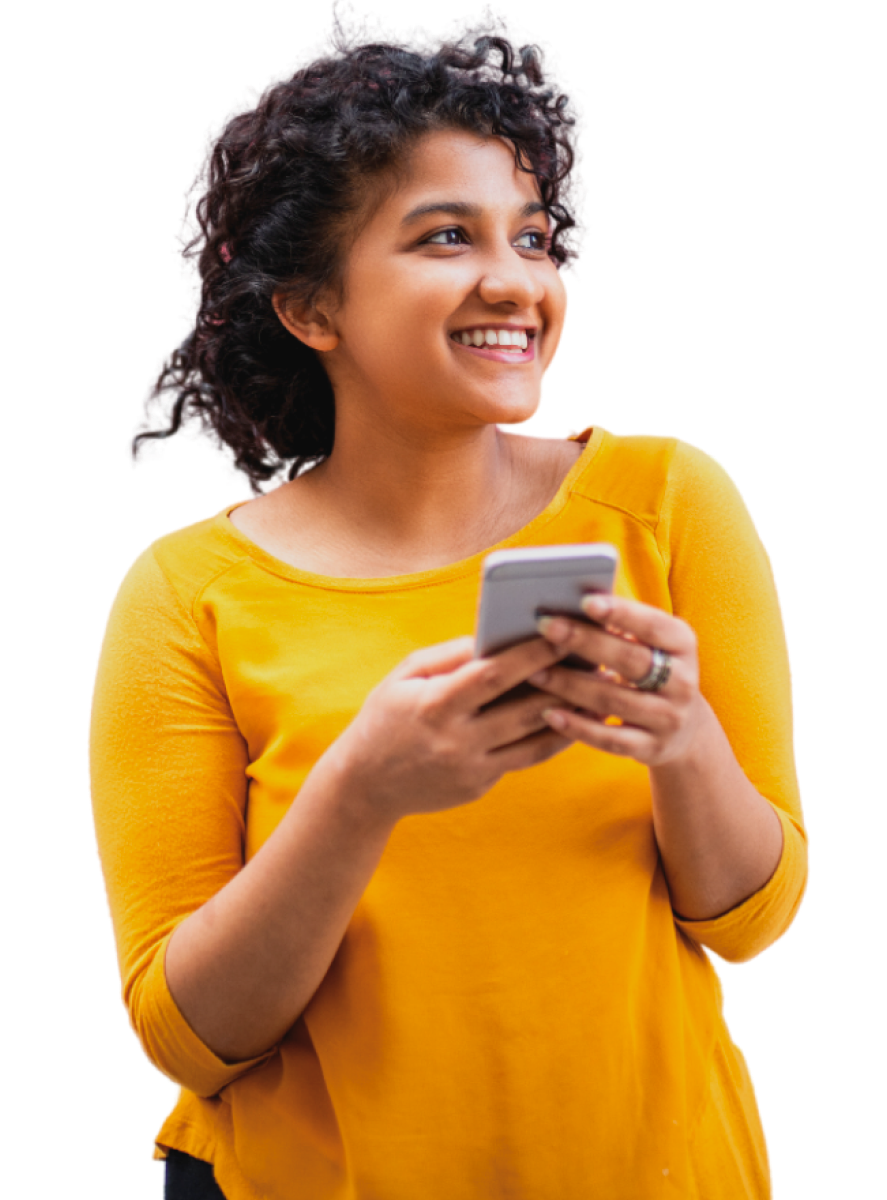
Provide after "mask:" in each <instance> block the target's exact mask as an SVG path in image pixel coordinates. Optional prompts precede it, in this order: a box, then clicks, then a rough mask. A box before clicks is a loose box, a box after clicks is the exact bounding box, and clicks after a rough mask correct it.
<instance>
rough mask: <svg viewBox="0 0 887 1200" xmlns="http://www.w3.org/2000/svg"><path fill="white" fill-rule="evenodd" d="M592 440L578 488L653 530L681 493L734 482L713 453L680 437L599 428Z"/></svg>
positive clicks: (709, 488)
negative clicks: (622, 433) (623, 434)
mask: <svg viewBox="0 0 887 1200" xmlns="http://www.w3.org/2000/svg"><path fill="white" fill-rule="evenodd" d="M588 441H589V446H588V451H587V453H588V459H587V462H586V465H585V469H584V470H583V471H582V473H581V475H580V476H579V478H578V479H577V480H576V483H575V485H574V487H573V489H572V490H573V492H574V493H575V494H577V495H581V496H585V497H586V498H587V499H589V500H594V501H597V502H598V503H600V504H604V505H607V506H609V507H612V508H618V509H621V510H622V511H623V512H625V513H627V514H629V515H631V516H633V517H635V518H636V519H637V520H638V521H640V522H641V523H642V524H644V525H646V526H648V527H649V528H651V529H655V528H656V526H657V525H658V524H659V521H660V519H661V517H662V513H663V509H665V508H670V507H671V506H672V505H673V504H674V502H675V499H676V498H680V497H683V496H685V494H686V495H687V497H688V498H689V493H697V492H699V490H700V489H701V490H702V491H711V490H717V489H718V488H720V487H723V486H724V485H725V483H726V484H729V480H728V478H727V476H726V474H725V472H724V471H723V469H722V468H721V467H720V466H718V464H717V463H716V462H715V461H714V460H713V459H712V458H710V457H709V456H708V455H707V454H705V452H704V451H702V450H699V449H698V448H697V447H695V446H691V445H689V444H688V443H687V442H682V441H680V440H679V439H678V438H669V437H655V436H639V435H633V436H628V437H619V436H617V435H615V434H612V433H608V432H607V431H606V430H602V429H595V430H593V431H592V432H591V433H590V435H589V439H588Z"/></svg>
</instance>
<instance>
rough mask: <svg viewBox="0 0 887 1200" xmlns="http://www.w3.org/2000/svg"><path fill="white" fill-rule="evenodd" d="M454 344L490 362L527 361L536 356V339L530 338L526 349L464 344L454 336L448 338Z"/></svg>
mask: <svg viewBox="0 0 887 1200" xmlns="http://www.w3.org/2000/svg"><path fill="white" fill-rule="evenodd" d="M450 341H451V342H452V343H453V345H454V346H458V347H459V349H460V350H467V351H468V353H469V354H475V355H477V357H478V358H488V359H490V360H491V361H492V362H501V363H528V362H532V361H533V359H534V358H535V357H536V339H535V338H530V339H529V340H528V342H527V348H526V350H519V351H517V352H515V351H514V350H503V349H502V348H501V347H500V346H466V345H465V344H464V342H457V341H456V339H455V338H450Z"/></svg>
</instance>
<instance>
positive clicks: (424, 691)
mask: <svg viewBox="0 0 887 1200" xmlns="http://www.w3.org/2000/svg"><path fill="white" fill-rule="evenodd" d="M473 653H474V643H473V639H472V638H470V637H465V638H459V639H457V640H455V641H452V642H444V643H442V644H440V645H437V646H429V647H428V648H426V649H423V650H418V651H416V652H415V653H413V654H410V655H409V656H408V657H407V658H406V659H404V661H403V662H402V663H400V664H399V665H398V666H397V667H395V669H394V670H393V671H392V672H391V673H390V675H388V676H386V677H385V679H383V680H382V682H381V683H379V684H378V685H377V686H376V687H375V688H374V689H373V691H372V692H370V694H369V696H368V697H367V699H366V701H365V702H364V704H363V707H362V708H361V710H360V712H359V713H358V715H357V717H356V718H355V719H354V721H353V722H352V723H351V725H349V726H348V728H347V729H346V730H345V731H344V732H343V734H342V735H341V736H340V737H339V738H338V739H337V741H336V742H335V743H333V745H332V746H331V747H330V749H329V751H327V754H326V755H324V758H328V757H329V758H332V759H333V761H334V762H335V765H336V768H337V769H338V771H339V772H344V775H345V777H346V779H347V784H348V787H347V790H348V793H349V795H350V796H351V797H352V798H353V801H354V802H355V803H358V804H360V805H361V806H362V807H363V808H364V812H365V815H366V816H368V817H371V818H372V817H375V818H376V819H380V820H382V821H383V822H388V821H397V820H398V819H399V818H400V817H404V816H408V815H410V814H413V813H423V812H425V813H427V812H438V811H440V810H442V809H447V808H454V807H456V806H458V805H461V804H468V803H470V802H471V801H473V800H477V799H479V798H480V797H481V796H483V795H484V793H486V792H488V791H489V789H490V788H491V787H492V786H493V785H494V784H495V783H496V782H497V781H498V780H499V779H500V778H501V777H502V776H503V775H504V774H505V773H506V772H507V771H517V770H521V769H522V768H524V767H530V766H533V765H534V764H536V763H541V762H544V761H545V760H546V759H549V758H551V757H552V756H553V755H555V754H557V753H559V752H560V751H561V750H564V749H566V748H567V746H569V745H570V744H571V740H572V739H570V738H567V737H564V736H563V735H562V734H559V733H556V732H555V731H554V730H552V729H551V728H550V726H549V725H548V724H547V722H546V721H545V719H544V718H543V716H542V714H543V712H544V711H545V710H546V709H548V708H550V707H551V697H550V696H546V695H544V694H543V693H541V692H536V691H533V692H532V693H531V694H529V695H527V696H524V697H522V698H520V699H511V698H509V699H508V700H505V701H503V702H502V703H500V704H498V705H493V707H491V708H486V707H485V706H487V705H489V704H491V702H492V701H494V700H496V699H498V698H499V697H500V696H503V695H504V694H505V693H506V692H508V691H510V690H511V689H512V688H514V687H515V686H516V685H518V684H520V683H523V682H524V681H525V680H526V679H527V678H528V677H529V676H530V675H532V674H533V673H534V672H535V671H538V670H542V669H543V668H545V667H548V666H550V665H552V664H553V663H554V662H556V661H557V660H558V659H559V658H561V657H563V654H562V653H561V652H559V651H558V650H557V649H556V648H554V647H552V646H551V645H550V643H547V642H546V641H545V639H544V638H534V639H533V640H532V641H529V642H524V643H522V644H521V645H519V646H514V647H512V648H511V649H510V650H505V651H503V652H502V653H500V654H497V655H496V656H495V657H494V658H480V659H476V658H474V657H473ZM318 765H320V764H318ZM330 765H331V764H330Z"/></svg>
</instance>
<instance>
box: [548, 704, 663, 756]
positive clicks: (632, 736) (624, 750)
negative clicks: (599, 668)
mask: <svg viewBox="0 0 887 1200" xmlns="http://www.w3.org/2000/svg"><path fill="white" fill-rule="evenodd" d="M547 719H548V722H549V724H550V725H551V727H552V728H553V729H554V730H556V732H557V733H559V734H560V735H561V737H565V738H569V739H570V740H571V741H574V742H582V743H583V745H586V746H591V747H593V748H594V749H595V750H603V751H604V753H606V754H617V755H619V756H620V757H621V758H635V759H637V760H638V762H644V761H645V760H646V759H647V758H650V757H651V756H652V754H653V750H654V741H653V738H652V736H651V735H650V734H649V733H648V732H647V731H646V730H644V729H638V728H637V727H635V726H633V725H609V724H607V723H606V722H605V721H604V720H601V719H600V718H599V717H595V716H592V715H590V714H587V713H578V712H568V711H567V710H566V709H563V708H552V709H549V710H548V714H547Z"/></svg>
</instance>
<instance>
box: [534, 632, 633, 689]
mask: <svg viewBox="0 0 887 1200" xmlns="http://www.w3.org/2000/svg"><path fill="white" fill-rule="evenodd" d="M549 622H550V623H549ZM541 624H542V627H543V629H544V636H545V637H546V638H547V639H549V640H550V641H552V642H553V644H554V645H556V646H559V647H560V648H561V649H562V650H564V652H565V653H566V654H577V655H579V657H580V658H583V659H585V661H586V662H588V663H599V664H603V665H605V666H606V667H608V668H609V669H610V670H611V671H615V672H616V673H617V675H619V676H620V677H621V678H622V679H624V680H628V681H633V680H635V679H643V678H644V676H645V675H646V674H647V672H648V671H649V669H650V661H651V654H652V651H651V650H650V647H649V646H645V645H644V644H643V643H642V642H639V641H636V640H635V639H634V638H631V640H629V636H628V635H623V634H621V633H619V632H609V631H607V630H605V629H600V628H597V627H595V626H592V625H587V624H585V623H584V622H582V621H573V620H569V619H568V618H566V617H554V618H549V619H548V621H545V620H544V619H543V621H542V622H541ZM576 674H577V675H582V674H583V672H582V671H578V670H577V671H576ZM585 674H586V675H588V674H590V672H585ZM530 682H531V683H533V684H534V686H535V684H536V677H535V676H533V677H531V680H530Z"/></svg>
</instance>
